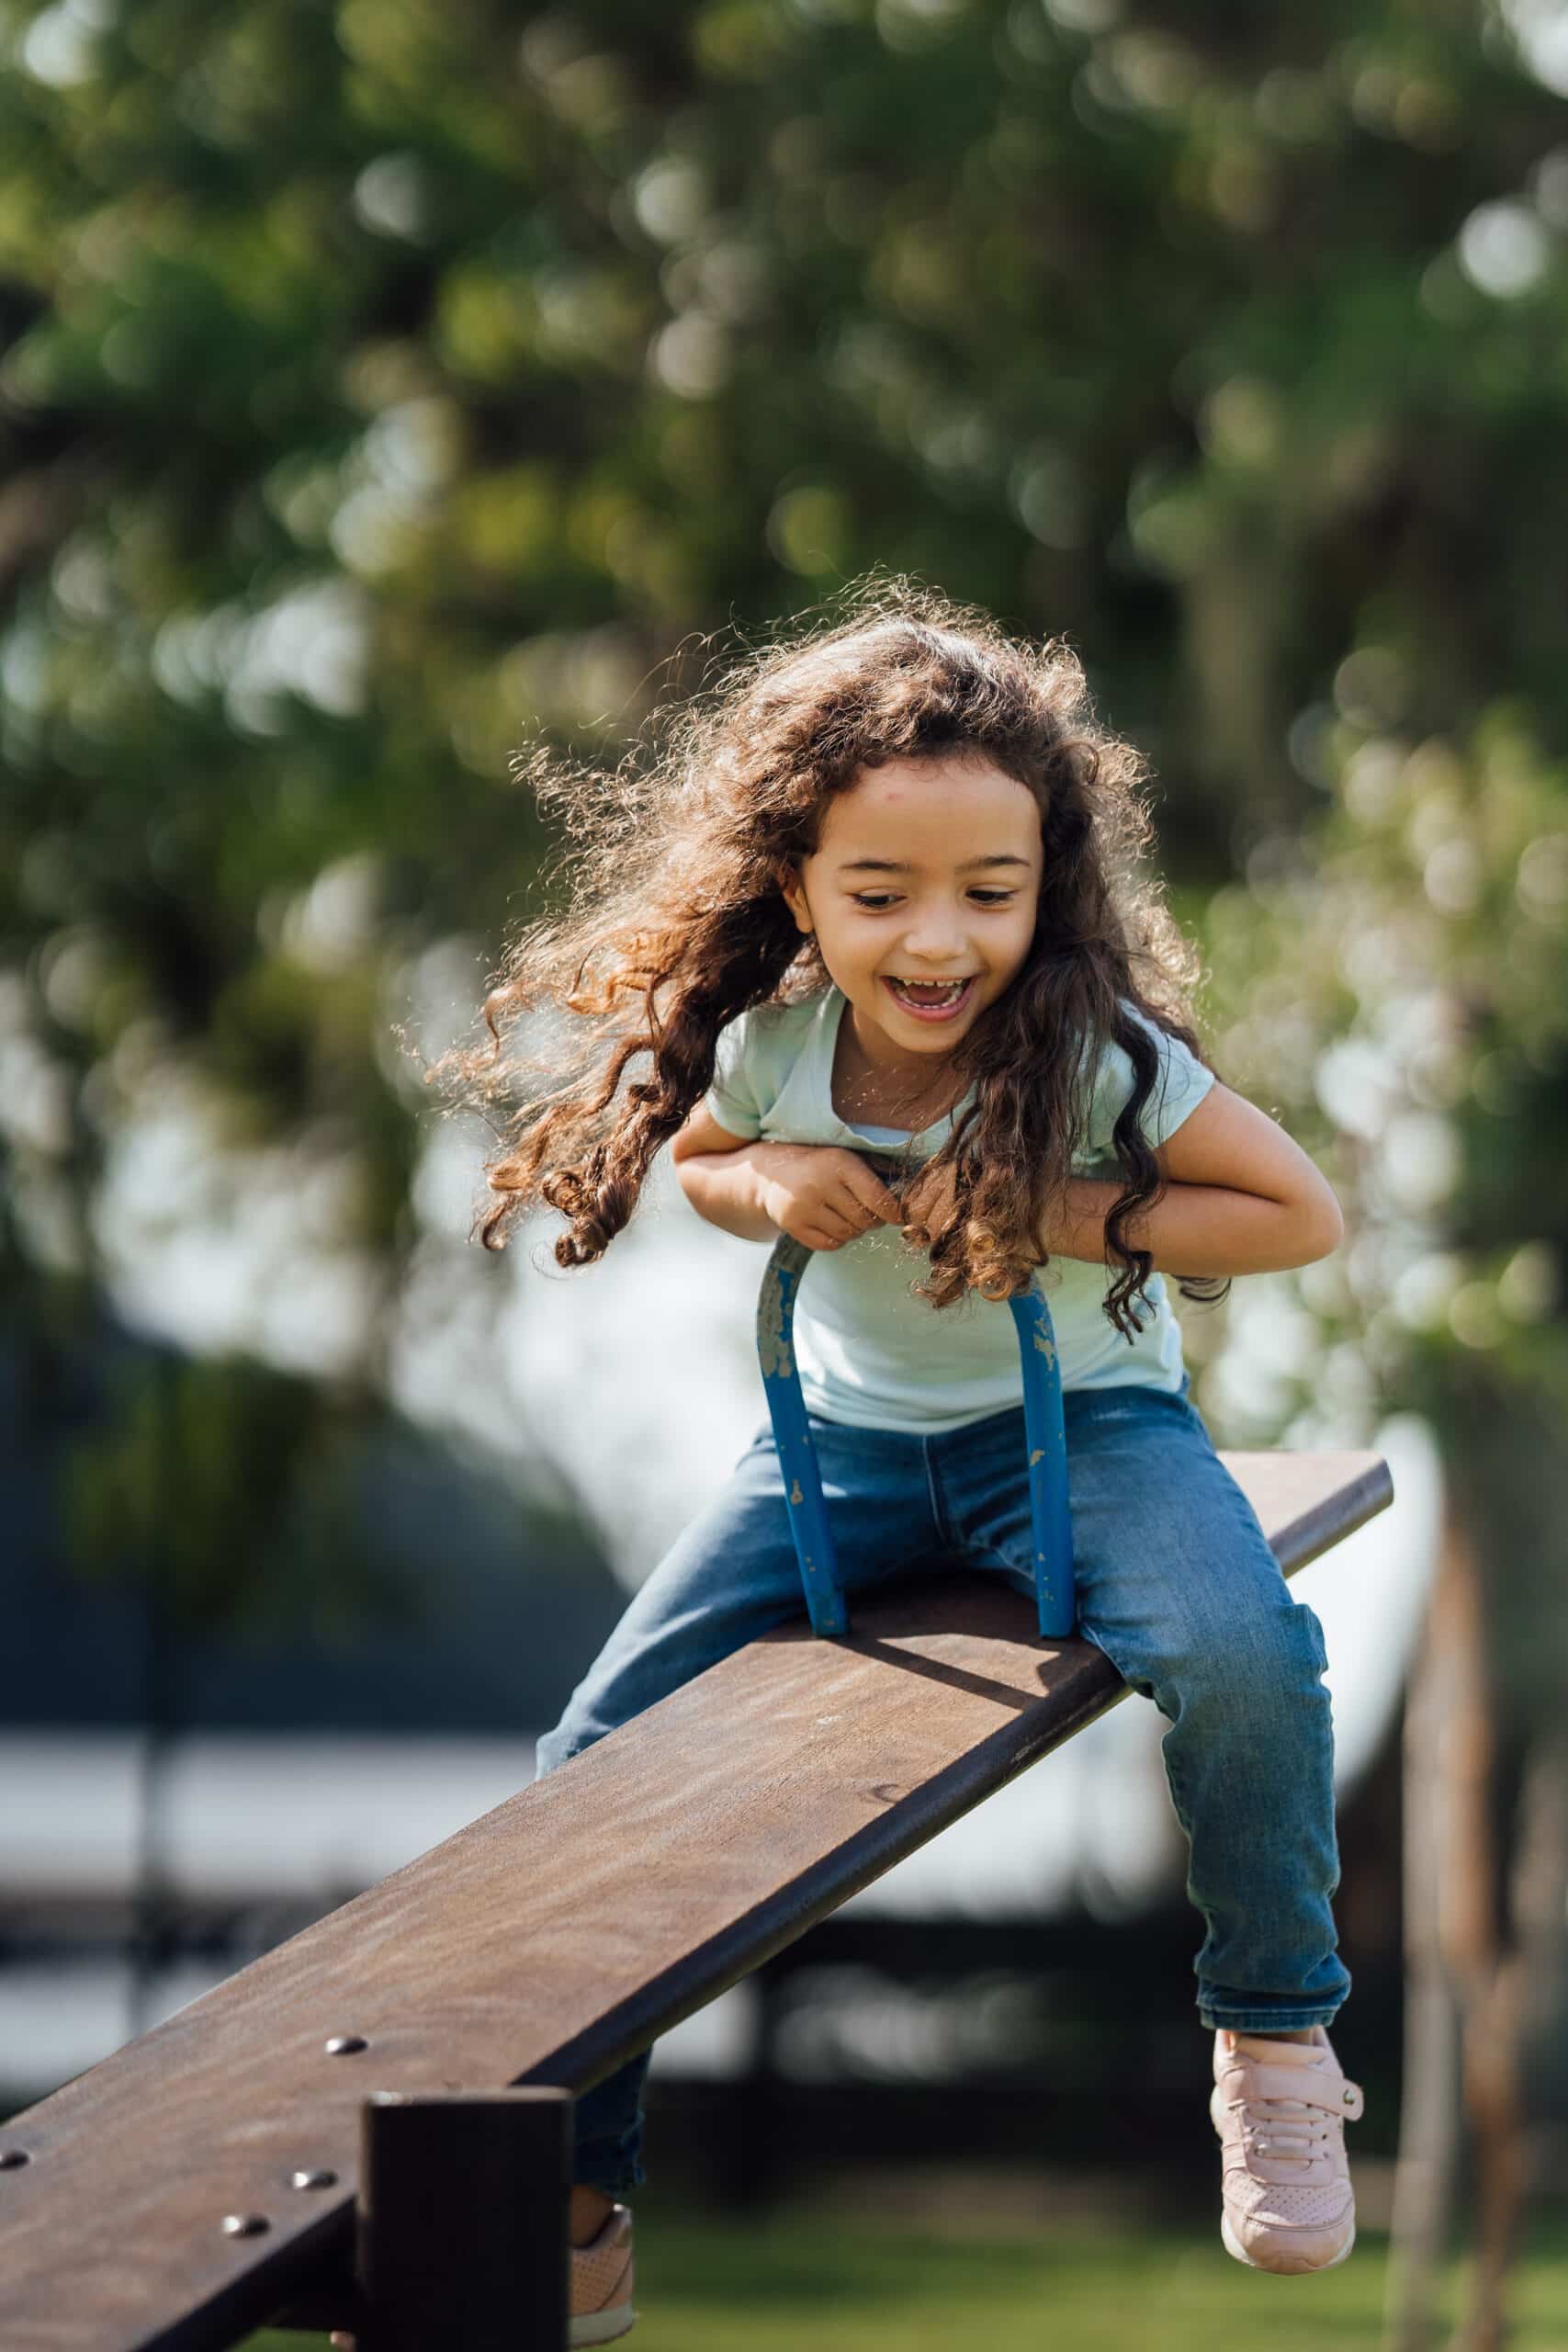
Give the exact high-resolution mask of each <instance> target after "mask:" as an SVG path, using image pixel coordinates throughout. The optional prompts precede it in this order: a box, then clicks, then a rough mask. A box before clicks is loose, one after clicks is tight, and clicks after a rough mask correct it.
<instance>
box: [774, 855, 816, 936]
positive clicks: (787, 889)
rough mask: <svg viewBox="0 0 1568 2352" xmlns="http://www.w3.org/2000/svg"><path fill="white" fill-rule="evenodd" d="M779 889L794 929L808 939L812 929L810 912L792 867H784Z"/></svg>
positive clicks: (798, 879) (802, 889) (804, 893)
mask: <svg viewBox="0 0 1568 2352" xmlns="http://www.w3.org/2000/svg"><path fill="white" fill-rule="evenodd" d="M779 888H780V889H781V890H782V891H783V893H784V899H785V901H786V903H787V905H788V907H789V910H790V912H791V914H792V915H793V916H794V917H795V925H796V928H797V929H799V930H801V931H803V932H804V933H806V935H807V938H808V939H809V938H810V936H811V932H812V928H813V926H812V922H811V910H810V908H809V907H808V906H807V903H806V892H805V890H804V888H802V886H801V882H800V878H799V876H798V875H797V874H796V873H795V868H794V866H788V867H786V868H785V870H784V873H783V874H782V875H781V876H780V877H779Z"/></svg>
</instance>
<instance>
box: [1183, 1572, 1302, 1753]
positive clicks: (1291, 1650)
mask: <svg viewBox="0 0 1568 2352" xmlns="http://www.w3.org/2000/svg"><path fill="white" fill-rule="evenodd" d="M1327 1668H1328V1654H1327V1650H1326V1648H1325V1644H1324V1638H1323V1627H1322V1625H1321V1624H1320V1623H1319V1621H1318V1618H1317V1615H1316V1612H1315V1611H1314V1610H1312V1609H1310V1608H1308V1606H1307V1604H1306V1603H1305V1601H1300V1600H1291V1599H1290V1597H1289V1595H1288V1594H1281V1596H1280V1601H1279V1605H1278V1606H1277V1607H1274V1608H1270V1609H1268V1610H1265V1611H1262V1612H1261V1614H1253V1615H1248V1616H1247V1617H1245V1618H1242V1619H1241V1620H1239V1621H1234V1622H1233V1623H1230V1624H1229V1625H1227V1626H1225V1627H1224V1628H1223V1629H1222V1628H1221V1627H1219V1626H1210V1627H1207V1628H1204V1629H1203V1635H1202V1638H1201V1639H1199V1640H1196V1641H1193V1642H1191V1643H1187V1644H1183V1645H1182V1647H1181V1651H1180V1653H1179V1655H1177V1656H1175V1657H1170V1658H1168V1660H1166V1661H1165V1662H1164V1663H1163V1664H1162V1666H1161V1668H1159V1671H1158V1674H1157V1677H1156V1681H1155V1686H1154V1696H1155V1698H1156V1701H1157V1702H1159V1703H1160V1704H1161V1706H1162V1709H1163V1712H1165V1713H1168V1714H1169V1715H1170V1716H1171V1718H1172V1720H1173V1721H1179V1720H1180V1719H1181V1718H1182V1717H1184V1716H1190V1715H1192V1714H1194V1713H1201V1714H1202V1715H1204V1716H1205V1717H1206V1718H1208V1720H1209V1721H1210V1722H1211V1723H1213V1724H1224V1725H1226V1726H1227V1727H1229V1728H1231V1729H1233V1730H1236V1731H1241V1730H1254V1729H1255V1730H1256V1731H1257V1732H1258V1734H1259V1735H1260V1736H1278V1735H1279V1733H1280V1730H1281V1729H1283V1728H1284V1725H1285V1724H1286V1723H1287V1722H1288V1720H1289V1716H1290V1713H1291V1710H1292V1707H1293V1706H1299V1705H1300V1704H1301V1703H1302V1702H1306V1703H1307V1705H1308V1706H1309V1708H1311V1709H1313V1710H1314V1711H1315V1710H1316V1709H1318V1708H1319V1707H1321V1706H1323V1705H1325V1704H1326V1702H1327V1698H1328V1693H1327V1691H1326V1690H1325V1688H1324V1684H1323V1677H1324V1675H1325V1672H1326V1671H1327ZM1169 1700H1175V1702H1177V1703H1176V1705H1175V1706H1174V1707H1172V1706H1171V1705H1170V1704H1168V1701H1169Z"/></svg>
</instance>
